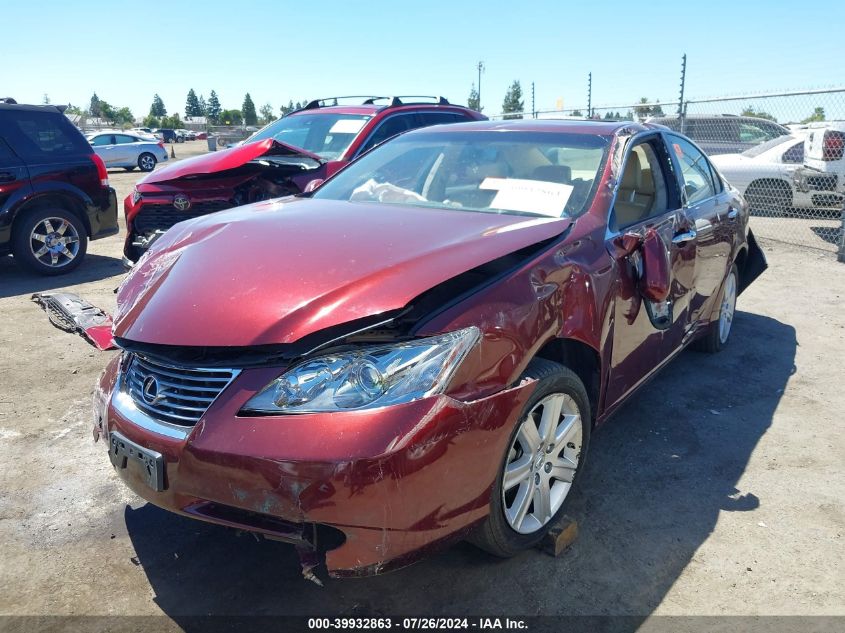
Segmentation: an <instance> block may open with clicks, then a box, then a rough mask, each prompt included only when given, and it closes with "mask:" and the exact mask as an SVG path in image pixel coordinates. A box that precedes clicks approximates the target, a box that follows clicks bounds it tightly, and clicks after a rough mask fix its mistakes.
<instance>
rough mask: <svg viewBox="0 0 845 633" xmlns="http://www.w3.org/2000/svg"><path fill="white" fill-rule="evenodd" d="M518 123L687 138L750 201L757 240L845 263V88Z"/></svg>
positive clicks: (572, 113)
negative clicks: (607, 123) (609, 123)
mask: <svg viewBox="0 0 845 633" xmlns="http://www.w3.org/2000/svg"><path fill="white" fill-rule="evenodd" d="M513 116H514V114H513V113H511V114H499V115H495V116H493V117H491V118H494V119H495V118H506V117H513ZM517 116H520V115H517ZM521 116H524V117H526V118H540V119H555V118H585V117H586V118H592V119H602V120H625V119H627V120H633V121H650V122H653V123H659V124H662V125H665V126H667V127H669V128H671V129H673V130H676V131H678V132H682V133H684V134H686V135H687V136H688V137H690V138H691V139H692V140H693V141H695V142H696V143H697V144H698V145H699V146H700V147H701V148H702V149H703V150H704V151H705V152H706V153H707V154H708V155H709V156H710V157H711V159H712V161H713V163H714V164H715V165H716V167H717V168H718V169H719V171H721V172H722V174H723V175H724V176H725V178H726V179H727V180H728V181H729V182H730V183H731V184H732V185H734V186H735V187H736V188H737V189H739V191H740V192H741V193H742V194H743V195H744V196H745V198H746V200H747V201H748V203H749V204H750V206H751V213H752V219H751V226H752V228H753V230H754V233H755V234H756V235H758V236H759V237H763V238H767V239H770V240H776V241H780V242H787V243H790V244H797V245H799V246H802V247H806V248H811V249H816V250H820V251H827V252H831V253H838V256H839V259H840V261H845V88H836V89H824V90H807V91H790V92H781V93H777V94H758V95H742V96H734V97H720V98H713V99H698V100H688V101H684V102H683V104H680V103H679V102H677V101H675V102H663V103H661V102H654V103H634V104H628V105H613V106H601V107H593V108H591V110H590V111H588V110H587V108H581V109H578V108H573V109H569V110H560V111H538V112H528V113H523V114H522V115H521Z"/></svg>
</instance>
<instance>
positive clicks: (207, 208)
mask: <svg viewBox="0 0 845 633" xmlns="http://www.w3.org/2000/svg"><path fill="white" fill-rule="evenodd" d="M233 206H234V204H233V203H232V202H230V201H228V200H209V201H205V202H195V203H194V204H193V206H191V208H190V209H188V210H187V211H179V210H177V209H176V208H174V207H173V206H172V205H169V204H145V205H144V206H143V207H142V208H141V211H139V212H138V215H136V216H135V219H134V220H133V225H134V227H135V232H136V233H151V232H153V231H155V230H156V229H160V230H162V231H166V230H167V229H169V228H171V227H172V226H173V225H174V224H178V223H179V222H184V221H185V220H192V219H194V218H198V217H200V216H202V215H208V214H209V213H215V212H217V211H223V210H225V209H231V208H232V207H233Z"/></svg>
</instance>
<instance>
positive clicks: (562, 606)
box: [124, 312, 796, 630]
mask: <svg viewBox="0 0 845 633" xmlns="http://www.w3.org/2000/svg"><path fill="white" fill-rule="evenodd" d="M795 352H796V337H795V330H794V329H793V328H792V327H791V326H789V325H785V324H783V323H780V322H778V321H776V320H774V319H771V318H768V317H765V316H761V315H757V314H750V313H747V312H738V313H737V315H736V318H735V321H734V331H733V333H732V339H731V341H730V345H729V346H728V348H727V349H726V350H724V351H723V352H722V353H720V354H717V355H712V356H711V355H704V354H699V353H695V352H692V351H688V352H684V353H683V354H681V356H679V357H678V358H677V359H676V360H675V361H673V362H672V363H671V364H670V365H669V366H668V367H667V368H666V369H665V370H664V371H663V372H662V373H661V374H660V375H659V376H657V377H656V378H655V379H654V380H653V381H652V382H651V383H650V384H649V385H648V386H646V387H645V388H644V389H643V390H642V391H641V392H640V393H639V394H638V395H637V396H635V397H634V398H633V400H632V401H630V402H629V403H627V404H626V405H625V406H624V407H623V408H622V410H621V411H620V412H619V413H618V414H617V415H616V416H615V417H614V419H613V420H611V421H610V422H608V424H606V425H604V426H603V427H602V428H600V429H599V430H598V431H597V432H596V433H595V435H594V436H593V440H592V447H591V453H590V455H589V459H588V465H587V468H586V470H585V471H584V476H583V478H582V481H581V483H582V486H581V489H580V491H579V492H578V493H576V494H575V495H574V496H573V498H572V499H571V502H570V506H569V509H568V513H569V514H570V515H571V516H572V517H573V518H574V519H575V520H577V522H578V524H579V537H578V540H577V541H576V542H575V543H574V545H573V546H572V547H571V548H570V549H569V550H568V551H567V552H566V553H565V554H564V555H562V556H561V557H560V558H552V557H550V556H548V555H546V554H543V553H541V552H540V551H538V550H534V551H529V552H524V553H522V554H521V555H519V556H517V557H515V558H512V559H508V560H499V559H494V558H492V557H490V556H489V555H487V554H485V553H483V552H481V551H479V550H476V549H475V548H474V547H472V546H470V545H468V544H465V543H461V544H458V545H455V546H453V547H451V548H450V549H448V550H445V551H442V552H440V553H439V554H437V555H435V556H433V557H431V558H428V559H427V560H424V561H422V562H420V563H418V564H416V565H413V566H411V567H408V568H405V569H403V570H399V571H396V572H392V573H389V574H385V575H382V576H376V577H372V578H364V579H355V580H328V581H327V583H326V586H325V587H324V588H319V587H317V586H316V585H314V584H312V583H310V582H307V581H305V580H303V578H302V576H301V574H300V570H299V564H298V559H297V557H296V555H295V553H294V550H293V548H292V547H290V546H286V545H283V544H280V543H275V542H271V541H259V540H257V539H256V538H254V537H253V536H251V535H250V534H246V533H238V532H236V531H234V530H230V529H226V528H222V527H216V526H212V525H208V524H204V523H200V522H197V521H194V520H191V519H187V518H183V517H179V516H177V515H173V514H171V513H168V512H166V511H164V510H160V509H158V508H156V507H154V506H152V505H150V504H147V505H144V506H141V507H139V508H137V509H132V508H130V507H127V508H126V510H125V514H124V518H125V523H126V527H127V530H128V533H129V536H130V538H131V540H132V543H133V545H134V548H135V552H136V554H137V558H138V563H139V564H140V565H141V566H142V568H143V570H144V572H145V573H146V575H147V578H148V579H149V582H150V585H151V586H152V589H153V591H154V593H155V598H154V599H155V602H156V604H157V605H158V606H159V607H160V608H161V609H162V611H163V612H164V613H166V614H167V615H169V616H170V617H171V618H173V619H174V620H175V621H176V622H177V623H178V624H179V625H180V626H183V627H184V628H186V629H187V628H190V627H191V625H192V623H193V622H195V621H194V620H192V616H198V615H229V616H237V615H247V614H249V615H356V616H357V615H397V614H400V615H407V614H424V615H463V616H466V615H468V614H474V615H485V614H494V615H496V614H497V615H509V616H514V615H532V614H539V615H627V616H634V620H635V621H636V622H634V623H631V622H629V624H630V625H631V627H632V630H633V629H635V628H636V625H637V624H638V623H639V622H640V620H641V619H642V618H645V617H647V616H648V615H649V614H651V613H652V612H653V611H654V610H655V608H656V607H657V606H658V605H660V603H661V601H662V600H663V598H664V596H665V595H666V592H667V591H668V590H669V588H670V587H671V586H672V585H673V583H674V582H675V581H676V580H677V579H678V577H679V576H680V575H681V573H682V572H683V571H684V569H685V568H686V566H687V565H688V564H689V562H690V560H691V558H692V556H693V555H694V554H695V552H696V551H697V550H698V548H699V547H700V546H701V544H702V543H703V542H704V541H705V540H707V538H708V537H709V536H710V534H711V533H712V532H713V530H714V527H715V525H716V521H717V519H718V518H719V515H720V514H721V513H722V512H749V511H753V510H754V509H756V508H757V507H759V506H761V505H763V504H765V503H767V500H766V496H765V491H764V490H755V489H743V488H740V487H739V486H738V482H739V480H740V477H741V476H742V474H743V472H744V471H745V468H746V466H747V464H748V461H749V458H750V456H751V454H752V452H753V451H754V449H755V446H756V445H757V443H758V441H759V440H760V438H761V437H762V436H763V435H764V434H765V433H766V431H767V430H768V428H769V427H770V425H771V424H772V419H773V416H774V413H775V411H776V409H777V407H778V403H779V401H780V399H781V396H782V394H783V391H784V389H785V387H786V384H787V381H788V380H789V378H790V376H791V375H792V374H793V372H794V369H795V367H794V359H795ZM453 485H455V484H453ZM320 571H321V572H322V576H323V577H324V578H325V570H324V569H323V570H320ZM626 628H627V626H626Z"/></svg>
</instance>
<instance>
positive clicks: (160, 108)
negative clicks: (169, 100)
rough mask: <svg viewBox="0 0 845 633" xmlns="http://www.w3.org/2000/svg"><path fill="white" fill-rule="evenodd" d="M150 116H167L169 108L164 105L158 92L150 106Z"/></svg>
mask: <svg viewBox="0 0 845 633" xmlns="http://www.w3.org/2000/svg"><path fill="white" fill-rule="evenodd" d="M150 116H155V117H163V116H167V109H166V108H165V107H164V101H162V100H161V97H159V96H158V94H155V95H154V96H153V104H152V105H151V106H150Z"/></svg>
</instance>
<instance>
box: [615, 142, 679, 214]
mask: <svg viewBox="0 0 845 633" xmlns="http://www.w3.org/2000/svg"><path fill="white" fill-rule="evenodd" d="M655 174H657V178H655ZM665 183H666V181H665V178H664V176H663V172H662V169H661V166H660V161H659V160H658V158H657V154H656V152H655V151H654V148H653V147H652V145H651V144H650V143H648V142H645V143H641V144H639V145H637V146H635V147H634V148H633V149H632V150H631V153H630V154H629V155H628V160H627V161H626V163H625V171H624V172H623V173H622V179H621V182H620V185H619V190H618V191H617V194H616V204H615V206H614V209H615V212H616V221H617V223H618V224H619V226H620V227H626V226H630V225H632V224H636V223H638V222H642V221H643V220H646V219H648V218H650V217H652V216H654V215H658V214H661V213H664V212H665V211H666V210H667V195H666V184H665Z"/></svg>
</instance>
